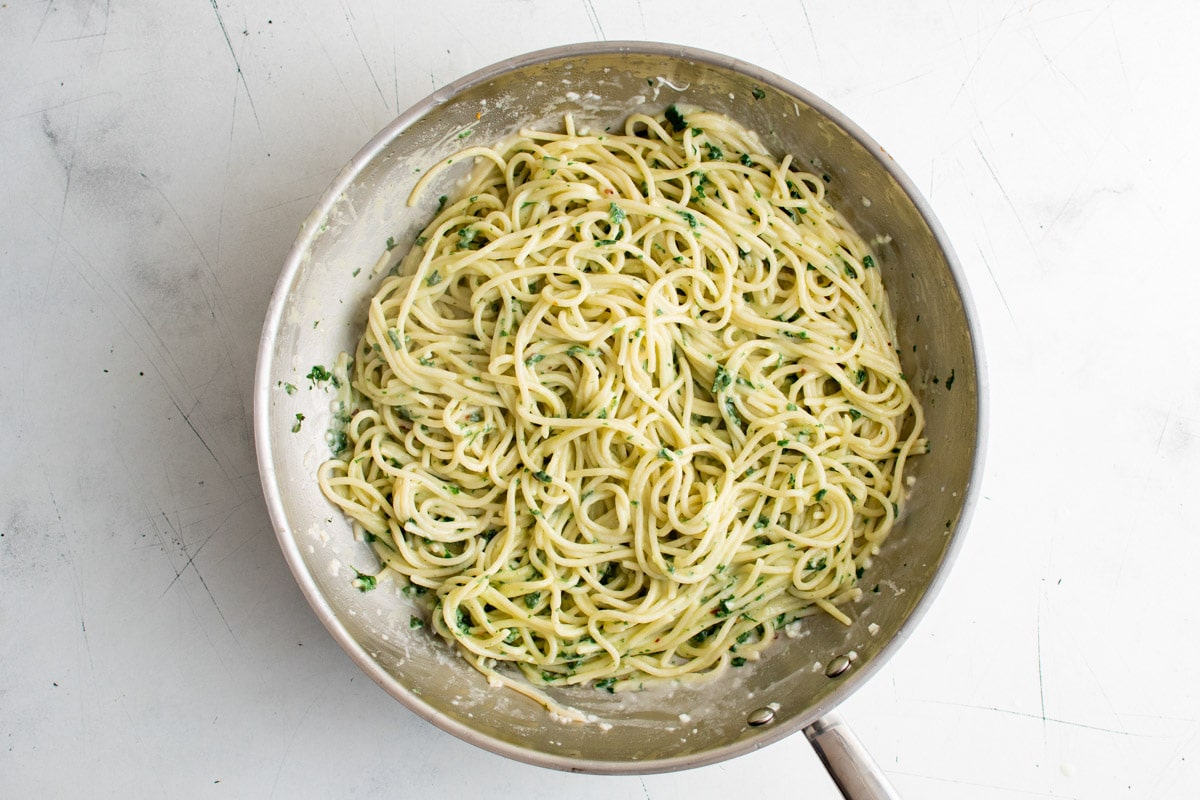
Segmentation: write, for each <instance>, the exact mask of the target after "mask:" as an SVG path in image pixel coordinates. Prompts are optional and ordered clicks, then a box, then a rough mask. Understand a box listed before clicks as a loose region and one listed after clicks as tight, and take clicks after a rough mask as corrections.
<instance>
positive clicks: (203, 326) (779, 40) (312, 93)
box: [0, 0, 1200, 800]
mask: <svg viewBox="0 0 1200 800" xmlns="http://www.w3.org/2000/svg"><path fill="white" fill-rule="evenodd" d="M1197 31H1200V6H1197V5H1196V4H1185V3H1174V2H1166V0H1158V1H1153V0H1152V1H1151V2H1135V0H1114V2H1104V3H1101V2H1082V1H1080V0H1062V1H1060V2H1055V1H1052V0H1046V1H1045V2H1026V1H1025V0H1021V1H1020V2H1017V1H1015V0H1014V2H989V1H988V0H957V1H956V2H951V1H950V0H942V1H941V2H919V3H896V2H889V1H887V0H865V1H864V2H857V3H845V2H816V0H809V1H808V2H775V3H762V2H742V3H733V4H731V3H728V2H713V1H712V0H692V2H688V3H671V2H651V0H642V1H641V2H630V1H627V0H620V1H615V0H614V1H612V2H605V1H604V0H583V1H582V2H561V3H560V2H555V3H551V2H545V1H543V0H521V1H518V0H508V1H506V2H499V1H497V2H487V3H474V4H473V3H467V2H459V3H416V2H403V3H401V2H383V1H382V0H376V1H374V2H372V1H371V0H340V2H336V3H296V2H279V1H278V0H178V2H171V3H158V2H150V1H149V0H111V1H110V0H73V1H68V0H50V1H49V2H46V1H45V0H28V1H27V0H8V2H7V3H6V4H3V5H0V253H2V258H0V331H2V341H3V345H4V350H5V352H6V353H7V358H6V369H5V375H4V379H3V381H2V382H0V419H3V420H4V437H3V438H4V440H5V442H6V443H7V446H6V447H5V448H4V449H3V452H2V455H0V464H2V467H0V469H2V472H0V487H2V488H0V525H2V527H0V734H2V735H3V739H2V741H0V796H3V797H13V798H18V797H33V796H44V797H98V798H108V797H113V798H126V797H249V798H266V797H279V798H324V797H350V796H356V797H393V796H394V797H407V796H422V797H447V798H458V797H463V798H467V797H480V796H484V795H485V793H487V794H488V795H489V796H492V797H522V798H531V799H534V800H536V799H537V798H546V800H551V799H552V798H553V799H554V800H558V798H562V797H571V798H573V800H591V799H592V798H596V799H597V800H598V799H599V798H606V799H607V798H638V799H639V800H641V799H642V798H651V800H670V798H677V797H745V796H749V794H750V793H751V792H753V793H754V794H755V795H759V794H764V793H765V794H766V795H768V796H794V797H806V798H808V797H811V798H833V797H836V796H837V793H836V789H835V788H834V786H833V784H832V783H831V781H830V780H829V778H828V777H826V775H825V773H824V771H823V770H822V768H821V765H820V763H819V762H818V761H817V759H816V757H815V756H814V755H813V754H812V752H811V750H810V749H809V748H808V746H807V745H806V743H805V742H804V741H803V737H800V736H796V737H792V738H790V739H788V740H785V741H783V742H780V743H777V744H775V745H772V746H770V747H767V748H765V749H763V750H761V751H759V752H756V753H754V754H752V755H748V756H744V757H742V758H738V759H735V760H732V761H729V762H726V763H723V764H719V765H716V766H711V767H706V768H702V769H697V770H692V771H689V772H683V773H676V774H669V775H655V776H650V777H645V778H637V777H622V778H612V777H596V776H581V775H569V774H560V773H557V772H551V771H548V770H543V769H539V768H536V767H531V766H527V765H524V764H519V763H516V762H512V761H508V760H505V759H503V758H501V757H499V756H495V755H492V754H490V753H487V752H484V751H481V750H478V749H476V748H474V747H472V746H470V745H467V744H465V743H463V742H460V741H458V740H457V739H454V738H453V737H451V736H449V735H447V734H445V733H442V732H441V731H440V730H438V729H436V728H434V727H432V726H430V725H429V724H427V723H425V722H423V721H421V720H419V719H418V718H417V717H416V716H415V715H413V714H412V713H410V712H409V711H407V710H406V709H405V708H404V707H402V706H401V705H400V704H398V703H396V702H395V701H393V700H391V699H390V698H389V697H388V696H387V695H386V694H385V693H384V692H383V691H382V690H381V689H379V688H378V687H377V686H376V685H375V684H373V683H372V682H371V681H370V680H369V679H367V678H366V677H364V675H363V674H362V673H360V671H359V670H358V669H357V668H356V667H355V666H354V664H353V663H352V662H351V661H350V660H349V658H347V657H346V656H345V655H344V654H343V653H342V651H341V650H340V649H339V648H338V647H337V645H336V644H335V643H334V641H333V640H332V639H331V638H330V636H329V635H328V634H327V633H326V631H325V630H324V629H323V628H322V626H321V625H320V623H319V622H318V621H317V619H316V617H315V616H314V614H313V613H312V611H311V610H310V609H309V607H308V605H307V604H306V602H305V600H304V598H303V597H302V595H301V593H300V591H299V590H298V588H297V587H296V584H295V582H294V581H293V579H292V576H291V574H290V572H289V571H288V569H287V566H286V565H285V563H284V560H283V557H282V556H281V554H280V551H279V548H278V546H277V544H276V540H275V536H274V533H273V531H272V527H271V523H270V521H269V519H268V517H267V512H266V509H265V506H264V503H263V497H262V490H261V488H260V483H259V477H258V473H257V468H256V463H255V455H254V446H253V438H252V423H251V385H252V382H253V376H254V366H255V355H256V350H257V346H258V340H259V334H260V331H261V327H262V322H263V316H264V313H265V310H266V306H267V302H268V299H269V297H270V293H271V291H272V288H273V286H274V284H275V280H276V278H277V276H278V272H279V269H280V267H281V265H282V261H283V258H284V254H285V253H286V252H287V249H288V248H289V246H290V244H291V242H292V241H293V239H294V238H295V236H296V234H297V231H298V229H299V225H300V222H301V220H302V219H303V218H304V217H305V216H306V215H307V213H308V212H309V210H310V209H311V208H312V207H313V205H314V204H315V203H316V201H317V199H318V197H319V195H320V193H321V192H322V191H323V190H324V189H325V187H326V186H327V185H328V184H329V183H330V181H331V180H332V179H333V177H334V176H335V175H336V173H337V172H338V170H339V169H340V168H341V167H342V165H343V164H344V163H345V162H346V161H347V160H348V159H349V158H350V157H351V156H352V155H353V154H354V153H355V152H356V151H357V150H358V149H359V147H360V146H361V145H362V144H364V143H365V142H366V141H367V140H368V139H369V138H370V137H371V136H372V135H373V134H374V133H375V132H376V131H378V130H379V129H380V128H382V127H383V126H384V125H385V124H386V123H387V122H389V121H390V120H391V119H392V118H393V117H395V116H396V115H397V114H398V113H400V112H401V111H403V110H404V109H405V108H407V107H409V106H410V105H411V104H413V103H414V102H416V101H417V100H419V99H420V98H422V97H424V96H425V95H427V94H428V93H430V92H431V91H433V90H434V89H437V88H439V87H441V86H443V85H445V84H447V83H449V82H450V81H452V80H454V79H456V78H459V77H462V76H463V75H465V74H467V73H469V72H471V71H473V70H475V69H478V68H480V67H483V66H486V65H488V64H490V63H493V62H496V61H499V60H502V59H504V58H507V57H509V56H513V55H517V54H519V53H522V52H526V51H529V50H534V49H539V48H543V47H549V46H553V45H559V44H565V43H570V42H580V41H591V40H597V39H651V40H662V41H671V42H675V43H679V44H686V45H691V46H694V47H699V48H704V49H708V50H713V51H717V52H721V53H726V54H729V55H732V56H736V57H738V58H741V59H744V60H746V61H750V62H753V63H756V64H759V65H760V66H763V67H765V68H767V69H770V70H773V71H775V72H777V73H779V74H780V75H782V76H784V77H786V78H788V79H790V80H793V81H795V82H797V83H799V84H800V85H802V86H804V87H806V88H807V89H809V90H811V91H813V92H814V93H816V94H817V95H819V96H821V97H823V98H825V99H826V100H828V101H829V102H831V103H832V104H833V105H834V106H836V107H837V108H839V109H841V110H842V111H843V112H845V113H846V114H847V115H848V116H850V117H851V118H852V119H854V120H855V121H856V122H857V123H859V124H860V125H861V126H862V127H864V128H865V129H866V130H867V131H869V132H870V133H871V134H872V135H873V136H874V137H875V138H876V139H877V140H878V141H879V142H880V143H881V144H882V145H883V146H884V147H885V148H886V149H887V150H888V151H889V152H890V153H891V154H892V155H893V156H894V157H895V159H896V160H897V161H898V162H899V164H900V165H901V166H902V168H903V169H904V170H906V171H907V172H908V174H909V175H911V176H912V178H913V179H914V181H915V182H916V184H917V186H918V187H919V189H920V190H921V191H922V192H923V193H924V194H925V195H926V197H928V198H929V200H930V201H931V203H932V205H933V208H934V210H935V212H936V213H937V214H938V216H939V218H940V219H941V221H942V223H943V224H944V226H945V228H946V229H947V231H948V233H949V236H950V238H951V240H952V241H953V242H954V245H955V247H956V249H957V251H958V253H959V255H960V256H961V259H962V262H963V266H964V270H965V273H966V276H967V280H968V282H969V285H970V289H971V291H972V293H973V295H974V299H975V302H976V305H977V308H978V313H979V318H980V322H981V326H982V331H983V335H984V344H985V349H986V352H987V356H988V362H989V367H990V374H991V393H990V394H991V396H990V399H991V437H990V447H989V457H988V461H987V465H986V469H985V474H984V479H983V490H982V497H981V500H980V503H979V505H978V508H977V510H976V512H975V516H974V520H973V523H972V524H971V527H970V530H969V532H968V533H967V534H966V538H965V541H964V543H963V547H962V549H961V553H960V556H959V558H958V559H957V561H956V562H955V564H954V567H953V570H952V572H951V573H950V576H949V580H948V581H947V582H946V584H945V587H944V589H943V590H942V592H941V594H940V595H939V597H938V599H937V602H936V603H934V604H933V606H932V610H931V611H930V613H929V614H928V615H927V616H926V617H925V618H924V619H923V620H922V621H921V622H920V624H919V626H918V627H917V629H916V632H915V634H914V635H913V636H912V638H911V639H910V640H909V641H908V642H907V643H905V645H904V646H903V647H902V648H900V649H899V651H898V652H897V654H896V655H895V656H894V657H893V658H892V660H891V661H890V662H889V663H888V664H887V665H886V666H885V667H884V669H882V670H881V671H880V672H879V673H878V674H877V675H876V676H875V677H874V678H873V679H872V680H871V681H870V682H868V684H867V685H866V686H865V688H863V689H862V690H860V691H859V692H858V693H857V694H855V695H854V696H853V697H851V698H850V699H849V700H848V701H847V702H846V703H845V704H844V705H843V706H842V708H841V711H842V714H843V716H844V717H845V718H846V719H847V721H848V722H849V723H851V724H852V726H853V727H854V728H855V730H856V732H857V733H858V734H859V736H860V737H861V738H862V739H863V741H864V742H865V744H866V746H867V747H868V749H869V750H870V751H871V752H872V753H873V754H874V756H875V758H876V759H877V760H878V761H879V763H880V764H881V766H882V767H883V768H884V770H885V771H886V772H887V773H888V775H889V776H890V778H891V779H892V781H893V782H894V784H895V785H896V787H897V789H898V790H899V791H900V792H901V793H902V794H903V795H904V796H905V797H912V798H964V797H965V798H985V799H987V798H1005V799H1007V798H1025V797H1057V798H1108V797H1113V798H1126V797H1129V798H1175V797H1179V798H1184V797H1196V796H1198V795H1200V680H1197V675H1198V674H1200V671H1198V668H1197V662H1198V661H1200V634H1198V630H1200V615H1198V613H1197V610H1196V609H1197V596H1198V595H1197V590H1196V585H1197V578H1198V576H1200V523H1198V522H1197V513H1196V512H1197V511H1198V510H1200V505H1198V503H1197V499H1196V498H1197V495H1198V494H1200V490H1198V487H1200V356H1198V354H1200V325H1198V324H1197V318H1198V317H1200V307H1198V305H1197V298H1198V297H1200V292H1198V291H1197V290H1198V289H1200V277H1198V276H1200V260H1198V259H1197V257H1196V254H1195V252H1196V251H1195V246H1194V245H1193V243H1192V238H1193V235H1194V234H1195V232H1196V229H1197V224H1198V223H1197V220H1198V218H1200V197H1198V195H1197V192H1196V187H1197V186H1198V185H1200V159H1198V157H1197V153H1198V152H1200V146H1198V145H1197V131H1198V130H1200V111H1198V109H1200V104H1198V103H1197V78H1198V76H1200V48H1197V47H1196V44H1195V38H1196V33H1197Z"/></svg>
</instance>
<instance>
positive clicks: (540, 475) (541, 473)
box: [533, 469, 554, 483]
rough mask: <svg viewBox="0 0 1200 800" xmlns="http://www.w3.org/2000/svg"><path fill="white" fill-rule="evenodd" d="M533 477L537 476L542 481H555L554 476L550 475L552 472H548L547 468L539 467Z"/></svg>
mask: <svg viewBox="0 0 1200 800" xmlns="http://www.w3.org/2000/svg"><path fill="white" fill-rule="evenodd" d="M533 477H535V478H537V479H538V480H539V481H541V482H542V483H553V482H554V478H552V477H550V474H549V473H547V472H546V471H545V470H540V469H539V470H538V471H537V472H535V473H533Z"/></svg>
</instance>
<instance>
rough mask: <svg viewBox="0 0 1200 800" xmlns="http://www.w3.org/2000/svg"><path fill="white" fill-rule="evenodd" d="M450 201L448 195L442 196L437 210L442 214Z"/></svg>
mask: <svg viewBox="0 0 1200 800" xmlns="http://www.w3.org/2000/svg"><path fill="white" fill-rule="evenodd" d="M449 199H450V198H449V197H447V196H446V195H442V196H441V197H439V198H438V207H437V210H438V211H439V212H440V211H441V210H442V209H443V208H445V207H446V201H447V200H449Z"/></svg>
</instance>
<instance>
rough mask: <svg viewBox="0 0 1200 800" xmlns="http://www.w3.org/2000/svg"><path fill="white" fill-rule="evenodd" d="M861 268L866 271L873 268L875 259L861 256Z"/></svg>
mask: <svg viewBox="0 0 1200 800" xmlns="http://www.w3.org/2000/svg"><path fill="white" fill-rule="evenodd" d="M863 266H864V267H866V268H867V269H870V268H871V267H873V266H875V259H873V258H871V257H870V256H863Z"/></svg>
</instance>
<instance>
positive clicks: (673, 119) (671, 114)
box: [663, 103, 687, 131]
mask: <svg viewBox="0 0 1200 800" xmlns="http://www.w3.org/2000/svg"><path fill="white" fill-rule="evenodd" d="M663 116H664V117H666V119H667V124H668V125H670V126H671V127H672V128H674V129H675V130H676V131H682V130H684V129H685V128H687V120H685V119H684V118H683V114H681V113H680V112H679V108H678V107H677V106H675V104H674V103H672V104H671V105H669V106H667V110H666V111H664V112H663Z"/></svg>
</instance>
